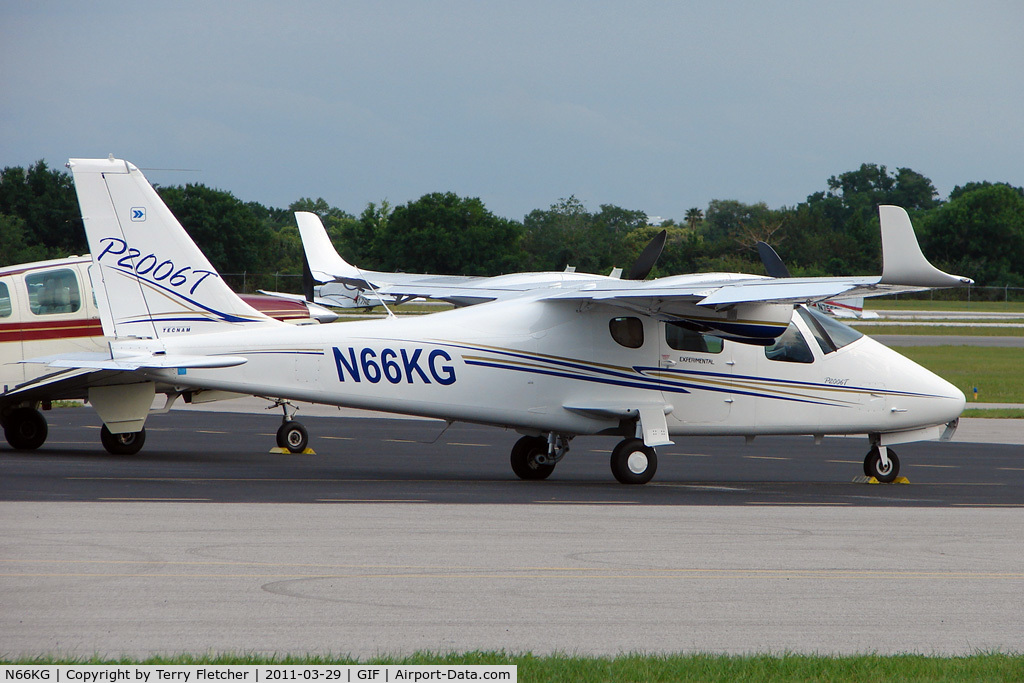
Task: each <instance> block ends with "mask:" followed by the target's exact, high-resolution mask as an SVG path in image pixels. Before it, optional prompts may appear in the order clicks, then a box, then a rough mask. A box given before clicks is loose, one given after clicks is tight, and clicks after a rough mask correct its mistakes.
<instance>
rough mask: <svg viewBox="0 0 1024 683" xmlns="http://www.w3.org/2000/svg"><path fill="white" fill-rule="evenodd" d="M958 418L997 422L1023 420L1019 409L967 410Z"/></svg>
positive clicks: (1022, 412)
mask: <svg viewBox="0 0 1024 683" xmlns="http://www.w3.org/2000/svg"><path fill="white" fill-rule="evenodd" d="M960 417H985V418H992V419H998V420H1024V410H1021V409H1019V408H968V409H966V410H965V411H964V412H963V414H962V415H961V416H960Z"/></svg>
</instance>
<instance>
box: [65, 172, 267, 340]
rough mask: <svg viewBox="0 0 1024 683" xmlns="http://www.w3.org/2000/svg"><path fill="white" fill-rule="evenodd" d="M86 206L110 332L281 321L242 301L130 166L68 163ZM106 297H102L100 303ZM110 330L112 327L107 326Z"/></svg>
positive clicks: (148, 333) (174, 331)
mask: <svg viewBox="0 0 1024 683" xmlns="http://www.w3.org/2000/svg"><path fill="white" fill-rule="evenodd" d="M68 167H69V168H70V169H71V174H72V176H73V177H74V181H75V191H76V192H77V194H78V202H79V205H80V207H81V209H82V220H83V221H84V223H85V231H86V236H87V238H88V241H89V251H90V252H91V253H92V257H93V268H92V271H93V277H94V278H96V272H97V271H98V273H99V277H100V278H102V286H100V287H97V288H96V293H97V303H98V304H99V306H100V308H101V309H103V308H104V307H106V309H107V311H106V312H107V314H108V315H103V316H101V318H102V319H103V322H104V330H103V332H104V334H105V335H107V336H113V337H119V338H123V337H137V338H164V337H171V336H177V335H182V334H197V333H203V332H217V331H222V330H225V329H229V328H237V327H238V326H248V325H276V324H280V323H278V322H277V321H275V320H273V319H271V318H269V317H267V316H266V315H264V314H262V313H260V312H259V311H257V310H256V309H254V308H252V307H251V306H249V305H248V304H246V303H245V302H244V301H242V300H241V299H240V298H239V297H238V296H237V295H236V294H235V293H234V292H233V291H232V290H231V288H230V287H228V286H227V284H226V283H225V282H224V280H223V279H222V278H221V276H220V274H219V273H217V271H216V269H215V268H214V267H213V266H212V265H211V264H210V262H209V260H208V259H207V258H206V256H205V255H204V254H203V253H202V251H200V249H199V247H197V246H196V244H195V242H193V241H192V238H191V237H189V235H188V233H186V232H185V229H184V228H183V227H182V226H181V223H179V222H178V220H177V218H175V217H174V214H172V213H171V211H170V209H168V208H167V205H166V204H164V202H163V200H162V199H160V195H158V194H157V193H156V191H155V190H154V189H153V187H152V185H150V184H149V181H148V180H146V177H145V176H144V175H143V174H142V172H141V171H140V170H139V169H138V168H136V167H135V166H134V165H132V164H131V163H129V162H127V161H124V160H121V159H114V158H113V157H110V158H109V159H71V160H70V161H69V162H68ZM100 299H102V301H101V300H100ZM108 327H109V328H110V329H108Z"/></svg>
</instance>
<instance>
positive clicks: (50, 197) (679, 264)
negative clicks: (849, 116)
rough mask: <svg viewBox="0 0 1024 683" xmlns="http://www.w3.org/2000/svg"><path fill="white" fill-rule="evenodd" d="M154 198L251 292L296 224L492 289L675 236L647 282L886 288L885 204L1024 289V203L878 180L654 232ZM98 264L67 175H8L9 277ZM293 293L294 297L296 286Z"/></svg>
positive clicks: (417, 210)
mask: <svg viewBox="0 0 1024 683" xmlns="http://www.w3.org/2000/svg"><path fill="white" fill-rule="evenodd" d="M157 191H158V192H159V193H160V196H161V197H162V198H163V200H164V201H165V202H166V203H167V205H168V206H169V207H170V209H171V210H172V211H173V212H174V214H175V215H176V216H177V217H178V219H179V220H180V221H181V223H182V225H184V226H185V228H186V229H187V230H188V232H189V234H191V235H192V237H193V239H195V240H196V242H197V243H198V244H199V246H200V247H201V248H202V250H203V251H204V252H205V253H206V255H207V256H208V257H209V259H210V261H211V262H212V263H213V265H214V266H215V267H216V268H217V269H218V270H219V271H220V272H221V273H246V274H247V277H246V280H245V282H246V287H247V288H249V289H253V288H256V287H270V286H274V285H275V283H274V282H273V280H272V279H270V280H268V279H267V277H268V274H273V273H281V274H294V275H298V274H300V273H301V272H302V245H301V242H300V240H299V234H298V229H297V228H296V227H295V220H294V217H293V215H292V214H293V212H294V211H311V212H313V213H316V214H318V215H319V216H320V217H321V218H322V220H323V221H324V225H325V226H326V228H327V231H328V233H329V234H330V236H331V239H332V241H333V242H334V244H335V246H336V247H337V249H338V251H339V253H341V255H342V256H343V257H344V258H345V259H347V260H348V261H350V262H351V263H354V264H356V265H358V266H360V267H364V268H367V269H372V270H383V271H406V272H427V273H442V274H460V275H497V274H501V273H509V272H518V271H535V270H562V269H564V268H565V267H566V266H567V265H571V266H575V267H576V268H577V269H578V270H580V271H586V272H596V273H600V272H608V271H609V270H610V269H611V268H612V267H614V266H618V267H622V268H626V269H628V268H629V266H630V265H632V263H633V261H634V260H635V259H636V257H637V256H638V255H639V253H640V251H641V250H642V249H643V247H644V245H646V243H647V242H648V241H649V240H650V239H651V238H652V237H653V236H654V235H655V234H657V233H658V232H659V231H660V230H662V229H665V230H667V231H668V242H667V244H666V247H665V250H664V252H663V254H662V257H661V259H660V260H659V261H658V265H657V267H656V268H655V270H654V272H653V274H652V276H663V275H673V274H680V273H693V272H708V271H739V272H747V273H757V274H761V273H763V272H764V269H763V267H762V266H761V264H760V261H759V260H758V257H757V251H756V247H755V244H756V242H758V241H761V240H763V241H765V242H768V243H769V244H771V245H772V246H773V247H774V248H775V250H776V251H777V252H778V253H779V254H780V256H781V257H782V258H783V260H784V261H785V262H786V264H787V266H788V267H789V269H790V271H791V272H792V273H793V275H796V276H816V275H852V274H877V273H879V272H881V271H880V269H881V262H880V258H881V247H880V243H879V227H878V212H877V206H878V205H879V204H895V205H898V206H902V207H904V208H905V209H907V210H908V211H909V213H910V216H911V219H912V220H913V222H914V226H915V228H916V229H917V233H918V238H919V240H920V242H921V246H922V249H923V250H924V252H925V254H926V255H927V256H928V258H929V259H930V260H931V261H932V262H933V263H935V264H936V265H937V266H938V267H939V268H942V269H944V270H948V271H949V272H953V273H958V274H961V275H966V276H968V277H972V278H974V280H975V281H976V282H977V283H978V284H979V285H994V286H1007V285H1008V286H1010V287H1021V286H1024V189H1022V188H1020V187H1013V186H1011V185H1008V184H1006V183H990V182H972V183H967V184H965V185H963V186H958V187H956V188H955V189H954V190H953V192H952V193H950V195H949V197H948V198H945V199H941V198H939V196H938V192H937V191H936V189H935V186H934V185H933V183H932V182H931V180H929V179H928V178H926V177H925V176H923V175H921V174H920V173H917V172H916V171H913V170H911V169H909V168H898V169H896V171H895V172H892V171H889V170H888V169H887V168H886V167H885V166H881V165H877V164H863V165H861V167H860V168H859V169H857V170H853V171H848V172H846V173H841V174H839V175H837V176H832V177H830V178H829V179H828V180H827V183H826V189H824V190H821V191H818V192H815V193H813V194H810V195H809V196H808V197H807V200H806V201H804V202H801V203H799V204H797V205H796V206H792V207H781V208H770V207H769V206H768V205H767V204H765V203H763V202H762V203H756V204H746V203H743V202H739V201H736V200H719V199H716V200H713V201H711V202H710V203H709V204H708V206H707V207H706V208H703V209H701V208H698V207H694V208H691V209H689V210H688V211H687V212H686V213H685V215H684V216H682V217H681V218H679V219H678V220H675V219H668V220H665V221H662V222H660V224H659V225H651V224H650V221H649V219H648V216H647V214H646V213H645V212H644V211H642V210H636V209H632V210H631V209H624V208H622V207H619V206H614V205H611V204H601V205H599V208H598V209H597V210H596V211H594V210H591V209H588V208H587V206H586V205H585V204H584V203H583V202H582V201H581V200H580V199H579V198H577V197H575V196H570V197H568V198H564V199H560V200H559V201H558V202H556V203H555V204H553V205H551V206H550V207H548V208H547V209H535V210H534V211H531V212H530V213H528V214H527V215H526V216H524V217H523V219H522V220H513V219H509V218H503V217H500V216H496V215H494V214H493V213H492V212H490V211H489V210H488V209H487V208H486V207H485V206H484V204H483V202H482V201H481V200H480V199H478V198H470V197H460V196H458V195H456V194H454V193H452V192H434V193H431V194H427V195H424V196H422V197H420V198H419V199H417V200H414V201H409V202H408V203H406V204H402V205H399V206H393V205H391V204H390V203H389V202H388V201H386V200H385V201H381V202H371V203H369V204H367V206H366V207H365V208H364V209H363V211H362V212H361V213H360V214H359V215H358V216H357V215H354V214H350V213H348V212H347V211H344V210H342V209H339V208H337V207H334V206H330V205H329V204H328V203H327V202H326V201H324V200H323V199H310V198H301V199H298V200H297V201H295V202H293V203H292V204H291V205H290V206H288V207H287V208H285V209H282V208H273V207H266V206H263V205H262V204H259V203H257V202H245V201H242V200H241V199H238V198H237V197H235V196H234V195H233V194H232V193H230V192H228V191H224V190H219V189H214V188H210V187H207V186H206V185H203V184H193V183H190V184H187V185H184V186H181V185H176V186H166V187H157ZM87 251H88V247H87V246H86V242H85V231H84V229H83V227H82V221H81V216H80V212H79V208H78V202H77V198H76V196H75V192H74V185H73V182H72V180H71V176H70V174H69V173H67V172H66V171H64V170H63V169H53V168H50V167H48V166H47V164H46V163H45V162H44V161H39V162H37V163H35V164H34V165H32V166H30V167H28V168H23V167H5V168H4V169H3V170H2V171H0V265H10V264H15V263H24V262H29V261H38V260H43V259H48V258H58V257H61V256H67V255H71V254H83V253H86V252H87ZM261 276H262V277H263V279H262V280H261V279H260V277H261ZM233 282H234V281H233ZM236 286H238V285H237V283H236ZM282 288H284V287H282ZM288 288H289V289H292V290H295V291H297V289H298V282H297V278H296V280H295V281H293V282H292V283H291V285H290V286H289V287H288Z"/></svg>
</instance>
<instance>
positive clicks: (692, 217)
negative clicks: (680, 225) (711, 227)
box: [686, 207, 704, 230]
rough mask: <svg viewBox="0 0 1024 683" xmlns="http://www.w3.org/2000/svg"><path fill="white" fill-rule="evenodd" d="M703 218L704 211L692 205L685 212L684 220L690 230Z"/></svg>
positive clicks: (695, 227) (694, 228)
mask: <svg viewBox="0 0 1024 683" xmlns="http://www.w3.org/2000/svg"><path fill="white" fill-rule="evenodd" d="M702 220H704V212H703V211H701V210H700V209H698V208H697V207H693V208H692V209H690V210H688V211H687V212H686V222H687V223H689V225H690V230H696V229H697V224H698V223H700V222H701V221H702Z"/></svg>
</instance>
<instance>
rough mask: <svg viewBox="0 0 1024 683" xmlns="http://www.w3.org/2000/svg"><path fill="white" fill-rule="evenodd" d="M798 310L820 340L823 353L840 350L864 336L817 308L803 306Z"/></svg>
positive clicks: (818, 340)
mask: <svg viewBox="0 0 1024 683" xmlns="http://www.w3.org/2000/svg"><path fill="white" fill-rule="evenodd" d="M797 311H799V312H800V317H801V318H803V319H804V322H805V323H807V327H809V328H810V329H811V332H812V333H813V334H814V339H815V340H816V341H817V342H818V346H819V347H821V350H822V352H823V353H832V352H833V351H838V350H839V349H841V348H843V347H844V346H846V345H847V344H852V343H853V342H855V341H857V340H858V339H860V338H861V337H863V336H864V335H863V334H861V333H860V332H858V331H857V330H855V329H853V328H852V327H849V326H847V325H844V324H843V323H841V322H839V321H838V320H836V319H835V318H833V317H831V316H829V315H825V314H824V313H822V312H821V311H819V310H818V309H817V308H814V307H811V306H801V307H800V308H798V309H797Z"/></svg>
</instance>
